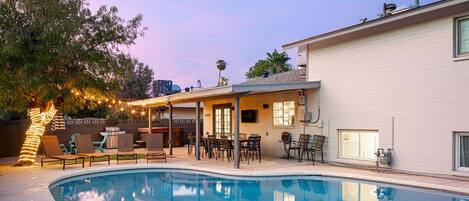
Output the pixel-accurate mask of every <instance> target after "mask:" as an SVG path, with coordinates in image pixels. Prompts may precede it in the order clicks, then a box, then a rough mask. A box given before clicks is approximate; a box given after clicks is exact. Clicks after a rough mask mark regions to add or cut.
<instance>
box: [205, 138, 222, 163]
mask: <svg viewBox="0 0 469 201" xmlns="http://www.w3.org/2000/svg"><path fill="white" fill-rule="evenodd" d="M207 140H208V146H207V147H208V157H209V158H212V157H213V156H214V155H215V160H218V155H219V154H218V151H219V148H220V144H219V143H218V140H217V139H216V138H208V139H207Z"/></svg>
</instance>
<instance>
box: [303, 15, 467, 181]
mask: <svg viewBox="0 0 469 201" xmlns="http://www.w3.org/2000/svg"><path fill="white" fill-rule="evenodd" d="M308 55H309V56H308V68H309V71H308V80H309V81H315V80H321V89H320V102H321V104H320V106H321V113H322V114H321V120H322V121H323V122H324V135H326V136H327V137H328V146H329V147H330V149H329V150H328V151H329V153H328V154H327V159H328V160H330V161H341V160H339V159H338V148H337V146H338V140H337V138H338V131H337V130H338V129H377V130H379V144H380V147H384V148H391V147H392V141H393V140H392V131H393V123H392V122H393V121H392V119H393V117H394V150H395V161H394V166H393V167H394V168H396V169H401V170H408V171H416V172H425V173H438V174H466V175H468V174H467V173H459V172H453V158H454V157H453V131H469V81H468V80H469V61H468V60H466V61H455V60H454V59H453V18H444V19H439V20H435V21H431V22H427V23H424V24H419V25H416V26H412V27H407V28H401V29H397V30H394V31H391V32H387V33H383V34H379V35H374V36H369V37H366V38H363V39H359V40H354V41H349V42H346V43H341V44H338V45H334V46H330V47H324V48H322V49H315V50H312V49H311V48H309V54H308Z"/></svg>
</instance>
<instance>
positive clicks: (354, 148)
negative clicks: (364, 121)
mask: <svg viewBox="0 0 469 201" xmlns="http://www.w3.org/2000/svg"><path fill="white" fill-rule="evenodd" d="M378 135H379V134H378V131H369V130H339V153H340V158H346V159H358V160H375V159H376V158H375V157H376V156H375V152H376V151H377V149H378Z"/></svg>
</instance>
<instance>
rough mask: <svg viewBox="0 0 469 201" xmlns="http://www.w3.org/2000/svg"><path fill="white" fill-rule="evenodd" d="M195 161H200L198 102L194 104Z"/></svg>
mask: <svg viewBox="0 0 469 201" xmlns="http://www.w3.org/2000/svg"><path fill="white" fill-rule="evenodd" d="M188 146H189V145H188ZM191 149H192V148H191ZM195 159H196V160H200V102H199V101H197V102H196V103H195Z"/></svg>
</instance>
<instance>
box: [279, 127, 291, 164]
mask: <svg viewBox="0 0 469 201" xmlns="http://www.w3.org/2000/svg"><path fill="white" fill-rule="evenodd" d="M280 142H282V143H283V158H287V155H288V152H289V150H290V146H291V134H290V133H289V132H283V133H282V137H281V138H280Z"/></svg>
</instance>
